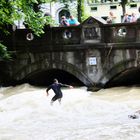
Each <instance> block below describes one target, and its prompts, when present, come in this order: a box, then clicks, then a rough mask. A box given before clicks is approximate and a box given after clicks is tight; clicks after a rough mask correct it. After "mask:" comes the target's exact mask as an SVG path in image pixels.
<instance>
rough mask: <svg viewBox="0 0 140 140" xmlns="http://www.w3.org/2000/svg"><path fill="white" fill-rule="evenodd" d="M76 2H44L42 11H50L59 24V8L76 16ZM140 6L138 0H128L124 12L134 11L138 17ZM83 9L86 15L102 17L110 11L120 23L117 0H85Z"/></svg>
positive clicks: (130, 12) (120, 9) (119, 7)
mask: <svg viewBox="0 0 140 140" xmlns="http://www.w3.org/2000/svg"><path fill="white" fill-rule="evenodd" d="M76 5H77V4H76V2H72V3H68V5H65V4H63V3H59V2H56V3H53V2H52V3H49V4H45V6H44V8H43V11H44V12H47V13H50V14H51V15H52V17H53V19H54V20H55V21H56V23H57V24H59V20H60V17H59V12H61V10H63V9H66V10H68V11H69V12H70V14H72V15H74V16H75V17H76V16H77V10H76ZM139 7H140V1H139V0H137V1H135V2H130V4H127V5H126V13H128V14H132V13H135V14H136V15H137V16H138V17H139V12H138V9H139ZM85 11H86V15H88V16H95V17H103V18H106V17H107V16H108V15H109V12H110V11H112V12H113V14H114V15H115V16H116V23H120V22H121V19H122V7H121V5H120V3H119V1H117V0H114V1H113V2H109V1H107V0H106V2H105V0H103V2H102V3H101V2H97V1H96V3H95V1H94V0H93V1H87V2H86V4H85Z"/></svg>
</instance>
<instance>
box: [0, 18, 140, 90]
mask: <svg viewBox="0 0 140 140" xmlns="http://www.w3.org/2000/svg"><path fill="white" fill-rule="evenodd" d="M9 31H10V32H11V34H10V35H9V36H4V35H0V40H1V42H2V43H3V44H5V45H6V46H7V47H8V50H9V51H10V52H11V53H12V57H13V59H12V60H11V61H2V62H1V63H0V67H1V68H0V72H1V76H0V81H1V83H2V84H3V85H8V86H9V85H14V84H20V83H24V82H28V83H30V84H34V85H42V86H47V85H49V84H50V83H51V82H52V80H53V79H54V78H58V79H59V80H60V81H61V82H65V83H67V84H74V82H75V81H76V82H78V83H79V84H80V85H85V86H87V87H88V88H89V89H91V90H97V89H100V88H104V87H109V86H114V85H115V86H117V85H118V84H119V85H120V84H122V85H125V84H128V83H129V84H138V83H139V82H140V80H139V79H140V76H139V72H140V67H139V66H140V23H123V24H121V23H120V24H119V23H118V24H105V23H104V21H102V20H101V19H98V18H94V17H89V18H88V19H87V20H85V21H84V22H83V23H82V24H80V26H75V27H61V28H60V27H49V26H47V27H45V28H44V31H45V33H44V34H43V35H41V36H40V37H37V36H36V35H34V34H33V32H32V31H31V30H29V29H14V30H13V29H11V28H9Z"/></svg>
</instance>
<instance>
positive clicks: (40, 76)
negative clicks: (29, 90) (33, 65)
mask: <svg viewBox="0 0 140 140" xmlns="http://www.w3.org/2000/svg"><path fill="white" fill-rule="evenodd" d="M54 78H57V79H58V80H59V82H61V83H64V84H69V85H73V86H84V84H83V83H82V82H81V81H80V80H79V79H78V78H76V77H75V76H74V75H72V74H70V73H68V72H66V71H63V70H58V69H51V70H47V71H40V72H35V73H32V74H31V75H29V76H27V77H26V78H25V79H24V80H22V81H20V83H29V84H31V85H35V86H48V85H50V84H52V82H53V80H54Z"/></svg>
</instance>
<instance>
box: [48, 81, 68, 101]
mask: <svg viewBox="0 0 140 140" xmlns="http://www.w3.org/2000/svg"><path fill="white" fill-rule="evenodd" d="M61 87H69V85H65V84H61V83H53V84H52V85H50V86H49V87H48V88H47V92H48V91H49V90H50V89H52V90H53V91H54V93H55V96H54V97H53V98H52V101H56V100H57V99H59V98H62V97H63V94H62V91H61Z"/></svg>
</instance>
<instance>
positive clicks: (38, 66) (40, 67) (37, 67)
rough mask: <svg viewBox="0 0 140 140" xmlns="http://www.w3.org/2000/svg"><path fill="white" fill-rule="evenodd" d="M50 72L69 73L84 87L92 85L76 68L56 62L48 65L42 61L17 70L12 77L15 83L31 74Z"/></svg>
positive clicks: (65, 63)
mask: <svg viewBox="0 0 140 140" xmlns="http://www.w3.org/2000/svg"><path fill="white" fill-rule="evenodd" d="M51 70H58V71H63V72H66V73H69V74H70V75H73V76H74V77H76V78H77V79H78V80H79V81H81V82H82V83H83V84H84V85H85V86H92V85H93V83H92V81H91V80H90V78H89V77H88V76H87V75H86V74H84V73H83V72H82V71H81V70H80V69H79V68H78V67H76V66H74V65H72V64H70V63H67V62H64V61H57V60H52V62H51V63H50V62H49V63H48V61H47V59H44V60H43V61H42V60H41V61H39V62H36V63H31V64H28V65H26V66H24V67H22V68H21V69H19V70H18V71H17V72H15V74H14V76H13V77H14V78H15V80H16V81H22V80H24V79H27V78H28V77H30V76H32V75H33V74H37V73H39V72H43V71H46V72H47V71H51Z"/></svg>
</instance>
